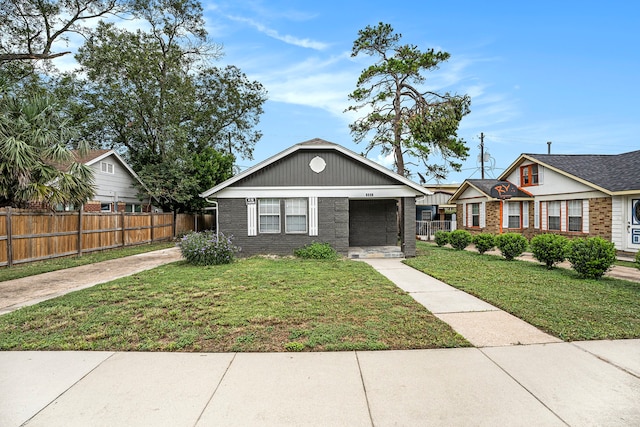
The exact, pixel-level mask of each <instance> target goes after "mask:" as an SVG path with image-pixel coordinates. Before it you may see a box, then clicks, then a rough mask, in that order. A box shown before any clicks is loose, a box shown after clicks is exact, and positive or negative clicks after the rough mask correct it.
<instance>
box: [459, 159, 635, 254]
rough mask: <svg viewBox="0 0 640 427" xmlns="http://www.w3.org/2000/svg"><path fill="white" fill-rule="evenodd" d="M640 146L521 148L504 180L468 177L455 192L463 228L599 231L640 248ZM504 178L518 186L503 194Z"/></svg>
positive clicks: (627, 247)
mask: <svg viewBox="0 0 640 427" xmlns="http://www.w3.org/2000/svg"><path fill="white" fill-rule="evenodd" d="M639 170H640V150H638V151H632V152H629V153H623V154H617V155H602V154H586V155H570V154H566V155H565V154H521V155H520V157H518V159H516V161H515V162H513V163H512V164H511V165H510V166H509V167H508V168H507V169H506V170H505V171H504V172H503V173H502V175H500V176H499V177H498V180H466V181H465V182H464V183H463V184H462V185H461V186H460V188H459V189H458V191H457V192H456V193H455V194H454V195H453V196H452V197H451V202H452V203H456V204H457V214H458V216H457V221H458V224H457V225H458V228H464V229H467V230H470V231H472V232H492V233H500V232H506V231H510V232H518V233H522V234H524V235H525V236H527V237H532V236H533V235H535V234H540V233H557V234H563V235H566V236H569V237H576V236H577V237H584V236H599V237H602V238H604V239H607V240H610V241H612V242H613V243H614V244H615V246H616V249H618V250H621V251H629V252H637V251H638V250H640V173H638V171H639ZM498 182H502V183H505V185H506V184H510V185H512V186H513V187H512V190H513V191H515V192H514V193H512V194H511V195H510V197H509V196H507V197H502V198H501V197H500V194H497V193H496V192H495V191H494V192H493V193H492V192H491V189H492V188H494V187H495V186H496V185H501V184H498Z"/></svg>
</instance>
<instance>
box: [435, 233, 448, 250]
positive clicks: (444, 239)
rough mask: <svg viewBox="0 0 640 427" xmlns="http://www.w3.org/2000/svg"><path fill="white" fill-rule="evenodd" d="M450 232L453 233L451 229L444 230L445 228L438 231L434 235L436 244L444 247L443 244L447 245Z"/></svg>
mask: <svg viewBox="0 0 640 427" xmlns="http://www.w3.org/2000/svg"><path fill="white" fill-rule="evenodd" d="M450 234H451V232H450V231H443V230H438V231H436V233H435V234H434V235H433V239H434V240H435V242H436V245H438V246H440V247H442V246H445V245H446V244H447V243H449V235H450Z"/></svg>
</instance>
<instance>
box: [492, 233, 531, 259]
mask: <svg viewBox="0 0 640 427" xmlns="http://www.w3.org/2000/svg"><path fill="white" fill-rule="evenodd" d="M527 244H528V241H527V238H526V237H524V236H523V235H522V234H518V233H505V234H498V235H497V236H496V246H497V247H498V249H500V252H501V253H502V256H503V257H504V258H505V259H506V260H507V261H511V260H512V259H514V258H516V257H519V256H520V255H522V253H523V252H524V251H526V250H527Z"/></svg>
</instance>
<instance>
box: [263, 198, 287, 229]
mask: <svg viewBox="0 0 640 427" xmlns="http://www.w3.org/2000/svg"><path fill="white" fill-rule="evenodd" d="M264 200H276V201H277V202H278V230H273V231H262V229H261V228H260V217H261V216H275V214H261V213H260V203H261V202H262V201H264ZM280 204H281V203H280V199H274V198H267V199H258V232H259V233H260V234H280V232H281V231H282V230H281V229H282V208H281V206H280Z"/></svg>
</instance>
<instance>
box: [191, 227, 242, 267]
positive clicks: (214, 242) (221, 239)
mask: <svg viewBox="0 0 640 427" xmlns="http://www.w3.org/2000/svg"><path fill="white" fill-rule="evenodd" d="M232 239H233V236H230V237H227V236H225V235H224V234H222V233H219V234H218V235H217V236H216V233H215V232H214V231H211V230H207V231H203V232H199V233H196V232H190V233H187V234H185V235H184V236H182V238H181V239H180V241H179V242H178V246H179V247H180V252H181V253H182V256H183V257H184V258H185V259H186V260H187V261H188V262H189V263H190V264H193V265H219V264H230V263H231V262H233V260H234V258H235V253H236V252H238V251H240V248H239V247H237V246H234V245H233V242H232Z"/></svg>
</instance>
